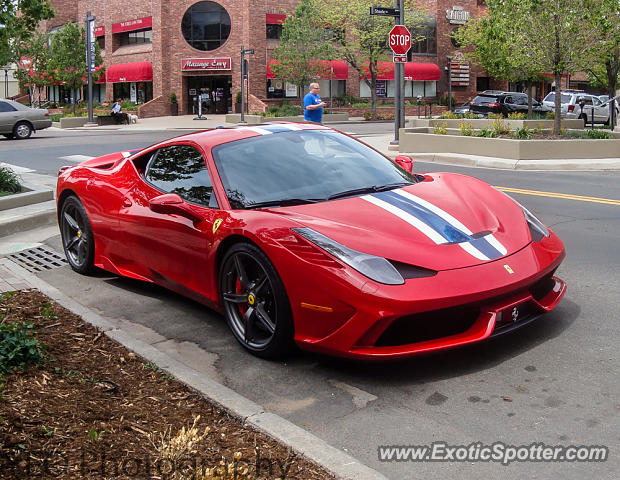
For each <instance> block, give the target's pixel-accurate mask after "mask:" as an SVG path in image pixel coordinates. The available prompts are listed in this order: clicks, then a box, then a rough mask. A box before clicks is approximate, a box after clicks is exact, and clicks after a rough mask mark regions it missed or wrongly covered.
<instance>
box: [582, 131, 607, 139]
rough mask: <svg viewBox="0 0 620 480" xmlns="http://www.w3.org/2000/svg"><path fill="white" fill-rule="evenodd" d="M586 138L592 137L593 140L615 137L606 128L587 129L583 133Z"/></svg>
mask: <svg viewBox="0 0 620 480" xmlns="http://www.w3.org/2000/svg"><path fill="white" fill-rule="evenodd" d="M583 137H584V138H590V139H593V140H599V139H605V140H608V139H610V138H613V137H612V135H611V133H610V132H607V131H605V130H586V131H585V133H584V134H583Z"/></svg>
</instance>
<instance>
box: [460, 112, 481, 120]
mask: <svg viewBox="0 0 620 480" xmlns="http://www.w3.org/2000/svg"><path fill="white" fill-rule="evenodd" d="M464 117H465V118H469V119H470V120H473V119H476V118H480V117H478V115H476V114H475V113H474V112H467V113H466V114H465V115H464Z"/></svg>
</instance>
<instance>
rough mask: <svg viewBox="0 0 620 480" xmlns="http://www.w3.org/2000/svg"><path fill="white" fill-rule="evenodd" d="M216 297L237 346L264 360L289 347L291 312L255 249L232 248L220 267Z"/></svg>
mask: <svg viewBox="0 0 620 480" xmlns="http://www.w3.org/2000/svg"><path fill="white" fill-rule="evenodd" d="M219 277H220V278H219V280H220V296H221V301H222V306H223V308H224V315H225V316H226V321H227V322H228V325H229V327H230V329H231V330H232V331H233V334H234V335H235V337H236V339H237V340H238V341H239V343H241V345H242V346H243V347H244V348H246V349H247V350H249V351H250V352H252V353H253V354H254V355H257V356H259V357H264V358H275V357H281V356H283V355H285V354H286V353H288V351H289V350H290V348H291V346H292V344H293V322H292V315H291V308H290V304H289V301H288V297H287V295H286V291H285V290H284V285H283V284H282V280H281V279H280V276H279V275H278V272H277V271H276V269H275V267H274V266H273V264H272V263H271V261H270V260H269V258H267V256H266V255H265V254H264V253H263V252H262V251H261V250H260V249H259V248H258V247H256V246H255V245H253V244H250V243H237V244H235V245H233V246H232V247H231V248H230V249H229V250H228V252H226V255H225V256H224V259H223V260H222V263H221V266H220V275H219Z"/></svg>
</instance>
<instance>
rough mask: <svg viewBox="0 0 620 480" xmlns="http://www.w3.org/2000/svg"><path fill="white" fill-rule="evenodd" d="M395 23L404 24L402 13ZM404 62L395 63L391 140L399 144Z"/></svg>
mask: <svg viewBox="0 0 620 480" xmlns="http://www.w3.org/2000/svg"><path fill="white" fill-rule="evenodd" d="M397 9H398V0H394V10H397ZM394 25H395V26H396V25H402V24H401V23H400V14H399V16H398V17H396V16H395V17H394ZM401 67H402V63H400V62H398V63H395V64H394V140H393V141H392V142H390V144H391V145H398V143H399V138H398V137H399V131H398V130H399V128H400V69H401Z"/></svg>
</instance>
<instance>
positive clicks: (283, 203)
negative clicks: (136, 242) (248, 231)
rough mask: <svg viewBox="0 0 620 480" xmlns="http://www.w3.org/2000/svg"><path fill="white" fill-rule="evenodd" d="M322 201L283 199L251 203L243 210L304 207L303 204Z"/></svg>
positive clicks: (313, 199) (314, 199)
mask: <svg viewBox="0 0 620 480" xmlns="http://www.w3.org/2000/svg"><path fill="white" fill-rule="evenodd" d="M321 201H323V199H318V198H283V199H281V200H268V201H266V202H258V203H252V204H250V205H246V207H245V208H250V209H252V208H265V207H288V206H292V205H304V204H305V203H317V202H321Z"/></svg>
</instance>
